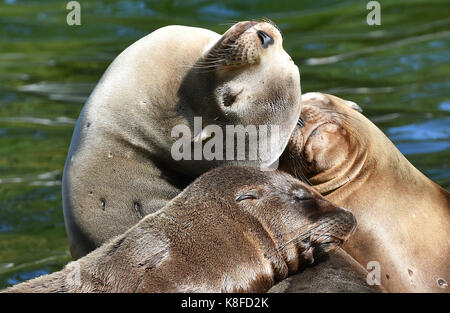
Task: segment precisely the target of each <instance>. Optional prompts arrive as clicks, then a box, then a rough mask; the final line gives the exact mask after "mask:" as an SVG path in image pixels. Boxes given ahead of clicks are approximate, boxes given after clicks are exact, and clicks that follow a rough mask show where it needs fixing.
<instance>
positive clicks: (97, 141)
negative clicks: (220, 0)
mask: <svg viewBox="0 0 450 313" xmlns="http://www.w3.org/2000/svg"><path fill="white" fill-rule="evenodd" d="M300 104H301V103H300V75H299V71H298V68H297V66H296V65H295V64H294V62H293V61H292V59H291V58H290V57H289V55H288V54H287V53H286V52H285V51H284V49H283V46H282V37H281V34H280V32H279V31H278V29H277V27H275V26H274V24H273V23H271V22H270V21H247V22H241V23H237V24H235V25H234V26H233V27H231V28H230V29H229V30H228V31H227V32H225V33H224V34H223V35H219V34H217V33H215V32H212V31H209V30H206V29H201V28H193V27H185V26H168V27H164V28H161V29H158V30H156V31H154V32H152V33H151V34H149V35H148V36H146V37H144V38H142V39H140V40H138V41H137V42H135V43H134V44H132V45H131V46H130V47H128V48H127V49H126V50H125V51H123V52H122V53H121V54H120V55H119V56H118V57H117V58H116V59H115V60H114V61H113V63H112V64H111V65H110V66H109V68H108V69H107V71H106V72H105V74H104V75H103V77H102V79H101V80H100V82H99V83H98V85H97V86H96V88H95V90H94V91H93V92H92V94H91V95H90V97H89V99H88V101H87V102H86V104H85V106H84V108H83V110H82V112H81V114H80V117H79V119H78V121H77V125H76V127H75V131H74V134H73V137H72V142H71V146H70V150H69V153H68V156H67V161H66V165H65V169H64V175H63V186H62V191H63V207H64V219H65V224H66V230H67V234H68V236H69V240H70V245H71V248H70V249H71V252H72V255H73V256H74V257H75V258H77V257H80V256H83V255H85V254H86V253H88V252H89V251H91V250H93V249H95V248H96V247H99V246H100V245H101V244H103V243H104V242H106V241H107V240H108V239H111V238H112V237H114V236H117V235H119V234H122V233H123V232H125V231H126V230H128V229H129V228H130V227H131V226H133V225H135V224H136V223H137V222H138V221H139V220H140V219H142V218H143V217H144V216H145V215H147V214H149V213H153V212H155V211H157V210H158V209H160V208H162V207H163V206H164V205H165V204H167V202H168V201H169V200H170V199H172V198H174V197H175V196H176V195H177V194H178V193H180V192H181V190H182V189H183V188H185V187H186V186H187V185H188V184H189V183H190V182H191V181H192V180H193V179H195V178H196V177H198V176H199V175H200V174H202V173H204V172H206V171H207V170H209V169H211V168H213V167H216V166H221V165H225V164H227V165H232V164H235V165H252V166H254V165H256V166H260V165H261V166H268V165H270V164H272V163H273V162H274V161H276V160H277V159H278V157H279V156H280V155H281V153H282V151H283V150H284V148H285V146H286V144H287V142H288V140H289V137H290V135H291V133H292V130H293V129H294V127H295V124H296V121H297V119H298V117H299V115H300V109H301V107H300ZM200 117H201V118H202V121H201V123H202V126H203V127H204V129H206V127H205V126H207V125H211V124H214V125H216V126H217V127H219V130H223V131H224V132H225V128H226V126H228V125H242V126H243V127H247V126H249V125H277V126H279V128H278V129H279V133H276V132H274V131H272V129H269V130H268V135H267V140H268V141H269V142H270V143H272V144H273V145H272V148H273V149H271V150H268V151H259V152H260V154H259V155H258V157H257V158H256V159H255V160H252V159H250V157H247V158H245V159H243V160H236V158H233V159H232V160H228V159H225V158H224V159H222V160H221V159H213V160H209V159H208V160H207V159H205V158H204V157H203V156H202V155H200V159H199V160H194V158H195V157H196V156H195V155H194V156H192V155H191V157H192V158H191V159H182V160H176V159H174V158H173V156H172V153H173V151H172V148H173V147H174V144H175V143H176V142H177V140H178V139H179V138H178V137H180V136H179V134H178V133H177V132H176V131H175V133H174V130H175V129H179V130H180V129H181V127H184V128H183V129H186V128H187V130H188V131H190V132H191V133H192V134H193V145H194V148H195V147H196V146H195V145H196V144H198V143H200V144H201V143H202V142H203V141H205V140H207V139H208V138H209V137H210V136H211V135H212V133H211V132H209V131H206V130H205V131H201V132H198V131H196V129H195V120H196V118H200ZM175 127H179V128H175ZM244 132H245V130H244V131H243V133H244ZM237 133H239V130H238V131H237ZM173 135H175V136H173ZM244 135H245V134H244ZM177 136H178V137H177ZM231 148H232V149H234V145H231ZM186 151H187V149H186ZM200 151H201V148H200ZM183 152H184V149H183ZM227 152H228V150H227ZM233 153H234V151H233Z"/></svg>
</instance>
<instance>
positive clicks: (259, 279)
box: [6, 166, 356, 292]
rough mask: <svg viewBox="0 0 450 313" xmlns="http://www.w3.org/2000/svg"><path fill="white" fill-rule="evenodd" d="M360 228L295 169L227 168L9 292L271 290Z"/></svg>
mask: <svg viewBox="0 0 450 313" xmlns="http://www.w3.org/2000/svg"><path fill="white" fill-rule="evenodd" d="M355 227H356V221H355V219H354V217H353V215H352V214H351V213H350V212H349V211H347V210H345V209H343V208H340V207H337V206H335V205H333V204H332V203H330V202H329V201H327V200H325V199H324V198H323V197H322V196H321V195H320V194H318V193H317V192H315V191H314V190H312V189H311V188H309V187H307V186H306V185H305V184H303V183H301V182H300V181H298V180H297V179H295V178H293V177H292V176H290V175H288V174H286V173H282V172H278V171H274V172H264V171H260V170H258V169H255V168H246V167H233V166H226V167H220V168H217V169H214V170H212V171H210V172H208V173H206V174H204V175H202V176H201V177H200V178H198V179H197V180H196V181H194V182H193V183H192V184H191V185H189V186H188V187H187V188H186V189H185V190H184V191H183V192H182V193H181V194H179V195H178V196H177V197H175V198H174V199H173V200H172V201H170V203H169V204H168V205H167V206H165V207H164V208H162V209H161V210H159V211H158V212H155V213H153V214H150V215H148V216H146V217H145V218H144V219H143V220H141V221H140V222H139V223H138V224H137V225H135V226H133V227H132V228H131V229H129V230H128V231H127V232H125V233H124V234H122V235H120V236H118V237H116V238H113V239H112V240H110V241H109V242H107V243H106V244H104V245H102V246H101V247H100V248H98V249H96V250H95V251H93V252H91V253H90V254H88V255H87V256H85V257H83V258H81V259H79V260H77V261H74V262H71V263H69V265H68V266H67V267H66V268H65V269H64V270H62V271H60V272H56V273H53V274H50V275H45V276H41V277H38V278H36V279H33V280H30V281H28V282H24V283H22V284H19V285H16V286H13V287H11V288H9V289H6V292H236V291H240V292H265V291H267V290H268V289H269V288H271V287H272V286H273V285H274V283H275V282H276V281H279V280H281V279H283V278H285V277H286V276H288V275H289V274H292V273H295V272H296V271H297V270H298V269H299V267H300V266H302V265H303V264H305V263H307V264H309V263H312V262H313V260H314V258H315V257H321V256H323V255H324V254H326V253H328V252H330V251H333V250H334V249H335V248H336V247H338V246H339V245H340V244H341V243H342V242H343V241H345V240H346V239H347V238H348V237H349V236H350V234H351V233H352V232H353V231H354V229H355Z"/></svg>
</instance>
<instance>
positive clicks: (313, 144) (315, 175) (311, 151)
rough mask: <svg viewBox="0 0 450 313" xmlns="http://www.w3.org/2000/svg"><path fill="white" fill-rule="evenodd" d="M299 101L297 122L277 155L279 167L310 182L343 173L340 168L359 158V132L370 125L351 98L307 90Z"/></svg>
mask: <svg viewBox="0 0 450 313" xmlns="http://www.w3.org/2000/svg"><path fill="white" fill-rule="evenodd" d="M302 103H303V108H302V113H301V116H300V119H299V122H298V124H297V127H296V128H295V129H294V131H293V133H292V136H291V140H290V142H289V144H288V147H287V148H286V152H285V153H284V154H283V156H282V157H281V158H280V163H281V165H280V166H281V168H282V169H283V170H286V171H287V172H289V173H292V174H294V176H296V177H300V178H302V177H303V178H306V179H311V178H312V179H313V180H314V181H311V180H310V181H311V182H312V183H313V185H316V184H318V183H321V182H322V181H321V179H322V177H327V178H328V177H334V176H336V175H334V174H333V173H335V172H336V171H338V170H339V171H340V172H339V173H340V174H339V175H340V176H345V175H343V174H342V171H347V170H350V169H351V168H352V167H353V166H354V165H355V164H357V163H358V162H360V161H361V160H360V159H361V158H360V157H358V156H361V154H363V153H362V152H363V151H362V150H363V147H364V146H365V145H366V144H365V139H364V137H363V136H361V135H360V133H361V132H366V133H367V127H369V126H370V125H371V124H370V125H369V123H365V122H364V121H363V119H364V120H365V118H364V117H363V116H362V115H361V114H360V113H359V112H362V109H361V108H360V107H359V106H358V105H357V104H356V103H354V102H352V101H347V100H344V99H341V98H338V97H335V96H331V95H327V94H322V93H318V92H311V93H307V94H304V95H303V96H302ZM293 163H295V165H294V166H292V164H293ZM285 166H289V167H290V168H289V169H286V168H285ZM344 167H345V169H344ZM336 173H337V172H336ZM319 191H320V190H319Z"/></svg>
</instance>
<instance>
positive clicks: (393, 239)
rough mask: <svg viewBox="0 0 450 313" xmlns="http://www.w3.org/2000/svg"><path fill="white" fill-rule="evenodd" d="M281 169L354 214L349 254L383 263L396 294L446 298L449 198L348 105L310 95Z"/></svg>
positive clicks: (449, 252) (347, 247) (388, 285)
mask: <svg viewBox="0 0 450 313" xmlns="http://www.w3.org/2000/svg"><path fill="white" fill-rule="evenodd" d="M304 98H305V101H303V104H304V107H303V111H302V114H301V118H302V120H303V121H304V123H305V126H304V127H297V128H296V129H295V130H294V133H293V135H292V137H291V141H290V143H289V145H288V147H287V149H286V151H285V153H284V154H283V156H282V158H281V162H280V166H281V167H282V169H283V170H285V171H287V172H289V173H293V174H294V175H295V176H297V177H299V178H306V179H308V180H309V182H310V183H311V184H312V185H313V187H314V189H316V190H317V191H318V192H320V193H321V194H323V195H325V197H326V198H327V199H328V200H330V201H332V202H333V203H336V204H337V205H341V206H344V207H346V208H348V209H349V210H351V211H352V212H353V213H354V214H355V216H356V218H357V220H358V229H357V231H356V233H355V235H354V236H352V238H351V239H350V240H349V241H348V243H347V244H346V245H345V246H344V249H345V250H346V251H347V252H348V253H349V254H350V255H351V256H353V257H354V258H355V259H356V260H357V261H358V262H360V263H361V264H362V265H363V266H365V265H366V264H368V262H369V261H377V262H379V264H380V266H381V273H382V275H381V283H382V285H383V286H384V287H385V288H386V289H387V290H388V291H390V292H446V291H448V287H447V288H445V284H444V286H441V285H440V284H439V283H438V281H439V279H443V280H444V281H446V282H448V281H449V280H450V260H449V255H450V245H449V240H450V194H449V193H448V192H447V191H446V190H444V189H443V188H441V187H440V186H438V185H437V184H435V183H434V182H432V181H431V180H430V179H428V178H427V177H426V176H425V175H423V174H422V173H421V172H420V171H418V170H417V169H416V168H415V167H414V166H413V165H411V163H410V162H408V160H407V159H406V158H405V157H404V156H403V155H402V154H401V153H400V151H398V149H397V148H396V147H395V146H394V145H393V144H392V142H391V141H390V140H389V139H388V138H387V137H386V136H385V135H384V134H383V133H382V132H381V131H380V130H379V129H378V128H377V127H376V126H375V125H374V124H373V123H371V122H370V121H369V120H368V119H367V118H365V117H364V116H363V115H362V114H360V113H358V112H357V111H356V110H354V109H352V107H354V104H353V103H350V104H352V105H349V103H348V102H346V101H345V100H343V99H340V98H338V97H334V96H331V95H325V94H319V93H313V94H306V95H305V96H304Z"/></svg>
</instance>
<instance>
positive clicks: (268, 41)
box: [256, 30, 274, 49]
mask: <svg viewBox="0 0 450 313" xmlns="http://www.w3.org/2000/svg"><path fill="white" fill-rule="evenodd" d="M256 33H257V34H258V37H259V40H261V44H262V46H263V48H264V49H267V47H268V46H269V45H272V44H273V43H274V40H273V38H272V37H271V36H269V35H267V34H266V33H265V32H263V31H262V30H258V31H257V32H256Z"/></svg>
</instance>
